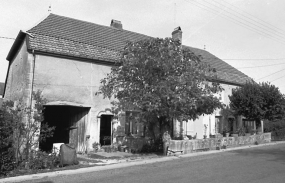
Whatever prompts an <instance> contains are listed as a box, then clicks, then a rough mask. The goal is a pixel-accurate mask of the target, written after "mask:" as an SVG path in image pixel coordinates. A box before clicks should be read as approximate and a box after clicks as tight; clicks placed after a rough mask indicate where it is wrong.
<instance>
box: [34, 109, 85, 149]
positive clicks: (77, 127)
mask: <svg viewBox="0 0 285 183" xmlns="http://www.w3.org/2000/svg"><path fill="white" fill-rule="evenodd" d="M89 110H90V108H88V107H76V106H45V110H44V121H43V123H46V124H48V125H49V126H50V127H52V126H54V127H55V130H54V134H53V136H52V137H50V138H48V139H46V141H45V142H41V143H40V144H39V147H40V149H41V150H43V151H51V150H52V147H53V144H54V143H65V144H70V145H72V146H73V147H75V148H76V151H77V152H84V151H85V150H86V127H87V121H88V119H87V117H88V112H89Z"/></svg>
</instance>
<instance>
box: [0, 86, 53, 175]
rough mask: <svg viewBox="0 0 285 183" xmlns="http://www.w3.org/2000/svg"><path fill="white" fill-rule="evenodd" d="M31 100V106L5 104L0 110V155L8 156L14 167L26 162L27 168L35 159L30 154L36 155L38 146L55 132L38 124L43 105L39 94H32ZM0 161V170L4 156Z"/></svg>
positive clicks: (43, 101)
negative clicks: (13, 162)
mask: <svg viewBox="0 0 285 183" xmlns="http://www.w3.org/2000/svg"><path fill="white" fill-rule="evenodd" d="M32 96H33V101H34V103H33V105H25V104H24V103H23V102H21V101H15V102H13V101H6V102H4V104H3V106H2V108H1V109H0V138H1V139H0V142H1V143H0V148H1V151H0V152H1V155H6V154H7V156H8V155H9V157H10V159H11V160H13V161H14V160H15V164H17V165H19V163H21V162H27V165H28V166H30V164H31V162H33V161H32V160H33V159H34V157H33V154H32V152H35V151H37V150H38V149H37V147H38V145H39V142H40V141H45V139H46V138H48V137H51V136H52V135H53V130H54V129H55V127H49V126H48V125H46V124H41V122H42V121H43V119H44V118H43V109H44V104H45V103H46V100H45V99H44V98H42V96H41V92H40V91H37V92H33V94H32ZM2 150H3V151H2ZM2 157H3V158H5V159H1V158H0V160H1V161H2V160H3V161H2V162H1V161H0V165H2V167H1V166H0V168H1V170H2V169H3V166H6V165H8V164H7V163H6V164H5V162H4V160H5V161H6V156H5V157H4V156H2ZM10 164H11V163H10ZM4 168H5V167H4ZM5 169H7V168H5Z"/></svg>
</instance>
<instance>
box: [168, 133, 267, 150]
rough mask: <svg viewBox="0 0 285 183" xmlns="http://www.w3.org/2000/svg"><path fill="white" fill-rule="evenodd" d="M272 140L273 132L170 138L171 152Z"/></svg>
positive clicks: (252, 143)
mask: <svg viewBox="0 0 285 183" xmlns="http://www.w3.org/2000/svg"><path fill="white" fill-rule="evenodd" d="M269 142H271V133H263V134H258V135H251V136H239V137H220V138H209V139H195V140H170V142H169V148H168V149H169V150H170V151H169V152H170V153H174V152H182V154H187V153H193V152H197V151H206V150H216V149H221V148H223V147H238V146H245V145H254V144H264V143H269Z"/></svg>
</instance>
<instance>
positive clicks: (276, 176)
mask: <svg viewBox="0 0 285 183" xmlns="http://www.w3.org/2000/svg"><path fill="white" fill-rule="evenodd" d="M25 182H37V183H80V182H82V183H83V182H84V183H120V182H122V183H140V182H143V183H151V182H154V183H168V182H171V183H174V182H179V183H180V182H187V183H188V182H193V183H199V182H201V183H207V182H213V183H215V182H217V183H235V182H244V183H275V182H276V183H278V182H280V183H284V182H285V144H278V145H270V146H260V147H254V148H249V149H242V150H235V151H226V152H221V153H216V154H209V155H203V156H195V157H187V158H186V157H183V158H178V159H177V160H172V161H166V162H160V163H153V164H145V165H139V166H131V167H126V168H121V169H113V170H105V171H98V172H91V173H83V174H75V175H68V176H57V177H52V178H48V177H46V178H44V179H40V180H34V181H25Z"/></svg>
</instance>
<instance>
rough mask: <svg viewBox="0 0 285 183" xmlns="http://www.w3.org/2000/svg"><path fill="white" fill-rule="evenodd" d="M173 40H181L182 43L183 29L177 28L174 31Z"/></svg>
mask: <svg viewBox="0 0 285 183" xmlns="http://www.w3.org/2000/svg"><path fill="white" fill-rule="evenodd" d="M172 39H174V40H177V39H178V40H180V43H182V30H181V27H180V26H179V27H176V28H175V29H174V31H173V32H172Z"/></svg>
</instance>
